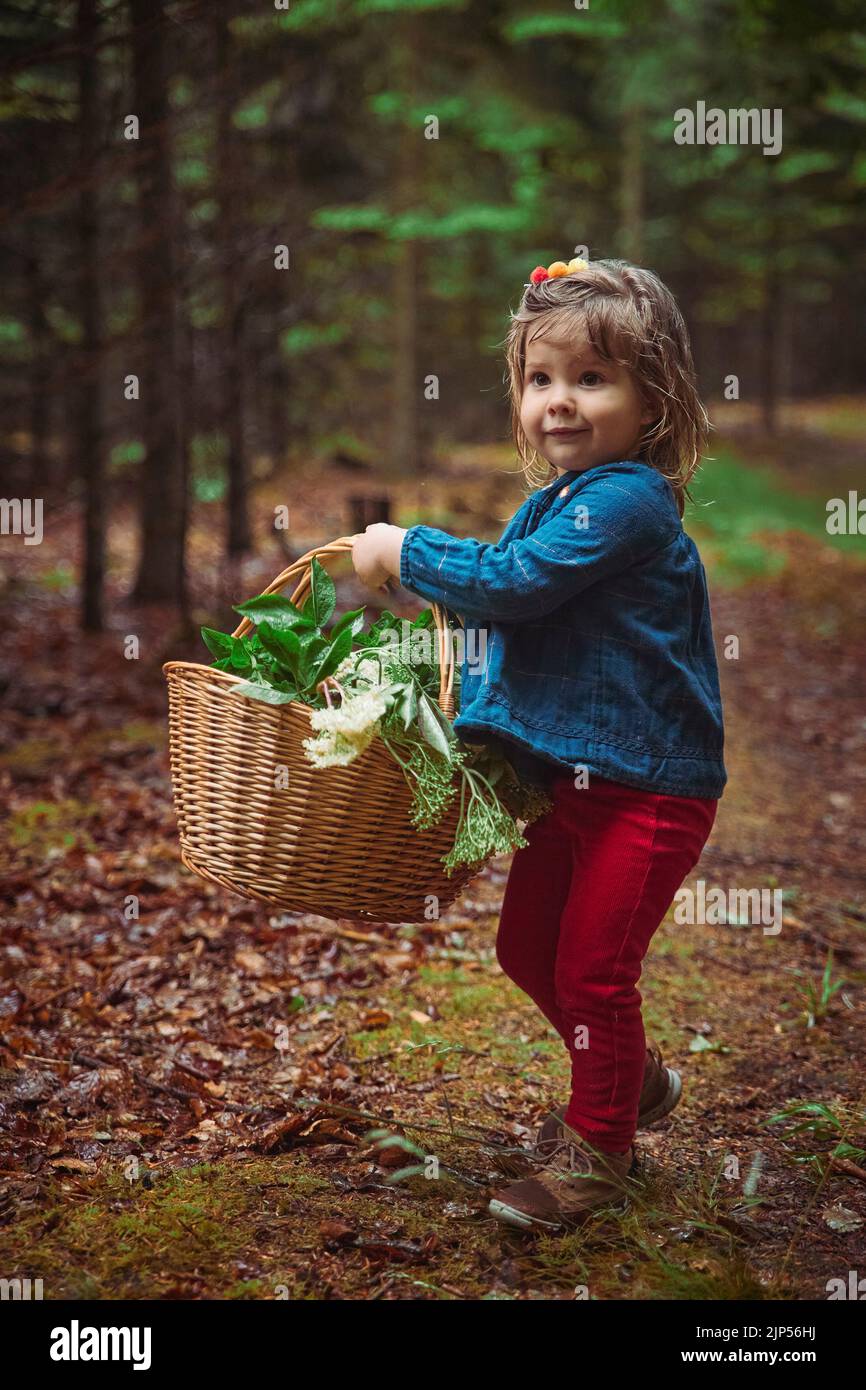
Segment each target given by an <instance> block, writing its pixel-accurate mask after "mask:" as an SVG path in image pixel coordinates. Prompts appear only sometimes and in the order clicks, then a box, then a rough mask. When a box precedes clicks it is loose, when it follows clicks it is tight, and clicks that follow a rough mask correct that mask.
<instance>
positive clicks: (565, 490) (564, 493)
mask: <svg viewBox="0 0 866 1390" xmlns="http://www.w3.org/2000/svg"><path fill="white" fill-rule="evenodd" d="M570 487H571V483H568V484H567V485H566V486H565V487H561V488H560V489H559V493H558V496H559V497H567V496H568V489H569V488H570Z"/></svg>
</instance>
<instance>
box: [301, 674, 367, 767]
mask: <svg viewBox="0 0 866 1390" xmlns="http://www.w3.org/2000/svg"><path fill="white" fill-rule="evenodd" d="M387 708H388V705H387V701H386V700H385V698H384V696H383V695H381V694H380V693H379V691H377V690H365V691H362V693H361V694H360V695H353V696H352V697H351V699H347V700H345V701H344V702H343V703H342V704H340V705H332V706H331V707H330V708H328V709H315V710H313V712H312V714H311V715H310V727H311V728H313V729H315V730H316V732H317V735H318V736H317V737H316V738H305V739H304V740H303V746H304V747H305V748H306V749H307V754H308V757H309V761H310V762H312V763H314V764H315V766H316V767H345V766H346V765H347V764H348V763H350V762H353V761H354V759H355V758H357V757H358V755H359V754H360V753H363V751H364V749H365V748H367V747H368V746H369V745H370V743H372V741H373V739H374V737H375V736H376V734H377V733H378V732H379V720H380V719H381V717H382V715H383V714H384V713H385V711H386V709H387Z"/></svg>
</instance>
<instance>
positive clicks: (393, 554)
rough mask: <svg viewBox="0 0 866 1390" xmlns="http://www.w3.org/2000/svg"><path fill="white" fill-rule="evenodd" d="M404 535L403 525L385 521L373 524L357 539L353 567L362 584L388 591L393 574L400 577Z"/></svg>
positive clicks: (353, 549) (354, 546) (353, 553)
mask: <svg viewBox="0 0 866 1390" xmlns="http://www.w3.org/2000/svg"><path fill="white" fill-rule="evenodd" d="M404 534H405V532H404V531H403V528H402V527H400V526H388V525H387V523H386V522H384V521H376V522H373V524H372V525H370V526H368V527H367V529H366V531H365V532H363V534H359V535H357V536H356V537H355V541H354V544H353V546H352V564H353V565H354V567H355V573H356V574H357V576H358V578H359V579H360V581H361V583H362V584H366V585H367V587H368V588H370V589H381V588H383V587H384V588H385V592H386V593H387V588H386V587H385V586H386V581H387V580H388V579H390V578H391V576H392V575H394V577H395V578H396V579H399V578H400V550H401V547H402V545H403V536H404Z"/></svg>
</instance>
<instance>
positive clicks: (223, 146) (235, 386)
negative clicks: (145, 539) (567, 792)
mask: <svg viewBox="0 0 866 1390" xmlns="http://www.w3.org/2000/svg"><path fill="white" fill-rule="evenodd" d="M213 25H214V36H215V47H216V80H217V92H218V101H217V139H216V162H217V171H218V172H217V180H218V193H217V196H218V202H219V208H220V217H219V222H218V228H219V254H220V266H221V270H222V284H223V315H224V317H223V334H222V343H223V352H222V383H223V389H222V393H221V396H222V403H223V408H222V421H221V424H222V430H223V434H224V436H225V440H226V446H227V455H226V469H227V477H228V492H227V497H226V507H227V509H228V511H227V517H226V549H227V552H228V554H229V555H232V556H238V555H243V554H244V553H245V552H246V551H248V550H250V548H251V538H250V522H249V512H248V495H247V494H248V486H249V479H248V473H247V460H246V456H245V453H244V431H243V369H244V353H243V326H244V295H243V287H242V285H241V283H240V274H239V270H240V269H241V268H240V267H239V265H238V240H239V225H238V223H239V218H238V198H239V192H240V190H239V187H238V184H239V180H240V178H241V167H240V161H239V159H238V157H237V153H238V152H237V136H236V134H235V132H234V131H233V130H232V124H231V118H232V108H233V102H232V94H233V92H234V89H235V84H234V77H233V70H232V43H231V35H230V33H229V27H228V16H227V15H226V13H225V10H224V9H223V8H222V7H221V6H219V5H217V6H216V7H215V10H214V16H213Z"/></svg>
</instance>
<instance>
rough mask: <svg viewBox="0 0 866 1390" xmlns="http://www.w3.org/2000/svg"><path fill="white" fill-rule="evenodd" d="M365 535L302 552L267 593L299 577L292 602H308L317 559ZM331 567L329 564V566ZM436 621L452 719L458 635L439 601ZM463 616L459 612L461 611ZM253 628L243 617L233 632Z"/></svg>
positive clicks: (444, 696) (344, 551) (345, 551)
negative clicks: (455, 640)
mask: <svg viewBox="0 0 866 1390" xmlns="http://www.w3.org/2000/svg"><path fill="white" fill-rule="evenodd" d="M361 534H363V533H362V532H358V533H357V535H354V536H340V538H339V540H336V541H330V542H329V543H328V544H327V545H321V546H316V547H315V549H314V550H308V551H307V553H306V555H301V556H300V557H299V558H298V559H297V560H294V561H293V562H292V564H290V565H289V566H288V567H287V568H286V569H284V570H282V571H281V572H280V573H279V574H278V575H277V577H276V579H272V580H271V582H270V584H269V585H268V587H267V588H266V589H262V593H263V594H275V593H277V592H278V590H280V589H284V588H285V586H286V585H287V584H288V582H289V580H290V579H295V578H297V579H298V586H297V588H296V589H295V591H294V593H293V594H292V596H291V599H292V603H294V604H295V606H296V607H297V606H298V605H299V604H300V603H302V602H303V601H304V599H305V598H306V597H307V595H308V594H309V592H310V589H311V587H312V573H313V560H314V559H316V560H319V561H320V562H321V561H323V560H325V559H327V558H329V557H332V556H337V555H350V554H351V553H352V547H353V545H354V542H355V541H356V540H357V539H358V538H359V536H360V535H361ZM325 568H327V565H326V566H325ZM430 606H431V608H432V609H433V621H434V623H435V624H436V634H437V637H438V639H439V708H440V709H441V711H442V713H443V714H446V715H447V716H448V718H449V719H453V717H454V634H453V632H452V631H451V627H450V625H449V624H448V621H447V619H446V616H445V610H444V609H443V608H441V607H440V605H439V604H438V603H432V604H431V605H430ZM458 616H459V614H458ZM251 627H253V623H252V621H251V620H250V619H249V618H242V619H241V621H240V622H239V623H238V625H237V627H236V628H235V630H234V632H233V633H232V636H233V637H243V636H245V635H246V633H248V632H249V631H250V628H251Z"/></svg>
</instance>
